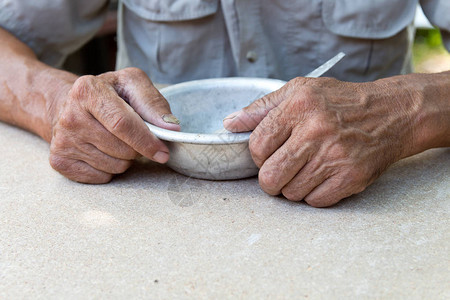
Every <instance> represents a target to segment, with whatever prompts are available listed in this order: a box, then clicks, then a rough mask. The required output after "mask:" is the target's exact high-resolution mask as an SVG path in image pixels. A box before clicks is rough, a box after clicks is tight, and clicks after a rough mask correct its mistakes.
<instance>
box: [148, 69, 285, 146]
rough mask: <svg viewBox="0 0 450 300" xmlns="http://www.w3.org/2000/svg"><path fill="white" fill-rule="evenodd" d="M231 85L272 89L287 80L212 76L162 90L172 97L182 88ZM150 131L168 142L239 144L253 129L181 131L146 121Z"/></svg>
mask: <svg viewBox="0 0 450 300" xmlns="http://www.w3.org/2000/svg"><path fill="white" fill-rule="evenodd" d="M217 84H221V85H231V86H235V87H245V86H248V85H253V86H255V85H256V86H261V87H264V88H265V89H267V88H269V89H270V90H272V91H275V90H278V89H279V88H281V87H282V86H283V85H285V84H286V81H283V80H279V79H272V78H258V77H225V78H210V79H200V80H192V81H186V82H182V83H178V84H174V85H171V86H168V87H165V88H163V89H161V90H160V92H161V94H162V95H163V96H164V97H170V95H172V94H176V93H178V92H179V91H180V90H181V91H184V90H186V89H190V88H192V87H199V86H201V87H202V88H208V87H211V86H213V87H214V86H217ZM145 123H146V125H147V126H148V128H149V129H150V131H151V132H152V133H153V134H154V135H155V136H156V137H158V138H159V139H161V140H165V141H168V142H180V143H188V144H237V143H243V142H248V140H249V138H250V134H251V133H252V132H251V131H248V132H239V133H232V132H220V133H192V132H181V131H173V130H168V129H164V128H161V127H157V126H155V125H153V124H150V123H148V122H145Z"/></svg>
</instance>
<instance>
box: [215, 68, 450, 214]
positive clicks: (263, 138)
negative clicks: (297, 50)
mask: <svg viewBox="0 0 450 300" xmlns="http://www.w3.org/2000/svg"><path fill="white" fill-rule="evenodd" d="M401 78H402V77H401V76H399V77H394V78H392V79H390V80H381V81H376V82H371V83H347V82H341V81H337V80H334V79H330V78H319V79H310V78H296V79H294V80H291V81H290V82H288V83H287V84H286V85H285V86H284V87H283V88H281V89H280V90H278V91H275V92H273V93H271V94H269V95H267V96H265V97H263V98H261V99H259V100H257V101H255V102H254V103H252V104H251V105H250V106H248V107H246V108H244V109H243V110H242V111H239V112H236V113H234V114H232V115H230V116H229V117H227V118H225V120H224V126H225V128H227V129H228V130H230V131H234V132H237V131H249V130H253V129H254V131H253V133H252V134H251V136H250V144H249V147H250V151H251V154H252V157H253V160H254V161H255V163H256V165H257V166H258V167H260V172H259V183H260V185H261V187H262V189H263V190H264V191H265V192H267V193H269V194H271V195H277V194H280V193H282V194H283V195H284V196H285V197H286V198H288V199H289V200H294V201H297V200H302V199H304V200H305V201H306V202H307V203H309V204H310V205H312V206H316V207H323V206H329V205H332V204H334V203H336V202H338V201H339V200H341V199H343V198H345V197H348V196H350V195H352V194H355V193H359V192H361V191H363V190H364V189H365V188H366V187H367V186H368V185H369V184H371V183H372V182H373V181H374V180H375V179H376V178H377V177H378V176H380V174H381V173H382V172H383V171H384V170H385V169H386V168H387V167H388V166H389V165H391V164H392V163H394V162H395V161H397V160H399V159H401V158H403V157H406V156H409V155H412V154H413V153H417V152H420V151H423V150H424V149H419V148H420V146H423V145H420V146H419V145H418V144H417V143H416V142H417V135H419V133H418V132H415V131H414V130H413V128H414V126H413V123H414V124H415V122H416V121H417V120H418V119H420V113H421V112H423V113H424V115H425V112H426V109H425V108H424V105H423V95H421V94H420V92H418V89H414V88H412V87H413V86H414V82H410V84H408V85H406V84H405V83H404V82H403V79H401ZM419 87H420V84H419ZM405 90H406V91H407V92H406V93H405ZM422 121H423V120H422ZM422 123H423V122H422ZM447 123H448V121H447Z"/></svg>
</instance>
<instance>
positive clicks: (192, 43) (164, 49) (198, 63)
mask: <svg viewBox="0 0 450 300" xmlns="http://www.w3.org/2000/svg"><path fill="white" fill-rule="evenodd" d="M218 3H219V0H123V4H124V18H123V20H124V24H125V26H124V27H125V29H124V38H125V40H126V43H127V44H128V45H129V47H127V54H128V59H129V60H130V62H131V65H133V66H139V67H140V68H142V69H143V70H144V71H145V72H146V73H147V74H148V75H149V76H150V78H151V79H152V80H153V81H154V82H157V83H176V82H181V81H186V80H195V79H199V78H204V77H219V76H221V75H223V73H224V68H226V65H225V64H224V54H223V53H224V49H226V47H225V46H224V41H226V31H225V25H224V24H223V19H222V18H221V14H220V13H219V12H220V9H219V6H218Z"/></svg>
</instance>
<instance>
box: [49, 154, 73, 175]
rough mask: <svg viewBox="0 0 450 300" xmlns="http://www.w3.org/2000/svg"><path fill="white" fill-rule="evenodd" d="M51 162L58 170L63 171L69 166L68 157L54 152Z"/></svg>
mask: <svg viewBox="0 0 450 300" xmlns="http://www.w3.org/2000/svg"><path fill="white" fill-rule="evenodd" d="M49 162H50V166H51V167H52V168H53V169H55V170H56V171H58V172H62V171H64V170H66V169H67V167H68V162H67V159H65V158H63V157H61V156H59V155H57V154H54V153H50V157H49Z"/></svg>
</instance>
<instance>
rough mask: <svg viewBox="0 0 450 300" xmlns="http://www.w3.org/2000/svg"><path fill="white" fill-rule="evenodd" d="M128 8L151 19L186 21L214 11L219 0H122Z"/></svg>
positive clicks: (140, 15)
mask: <svg viewBox="0 0 450 300" xmlns="http://www.w3.org/2000/svg"><path fill="white" fill-rule="evenodd" d="M122 1H123V3H124V4H125V5H126V6H127V8H128V9H130V10H132V11H133V12H134V13H135V14H136V15H138V16H139V17H141V18H144V19H148V20H152V21H159V22H164V21H168V22H170V21H187V20H193V19H199V18H203V17H206V16H209V15H212V14H214V13H216V11H217V7H218V3H219V0H122Z"/></svg>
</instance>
